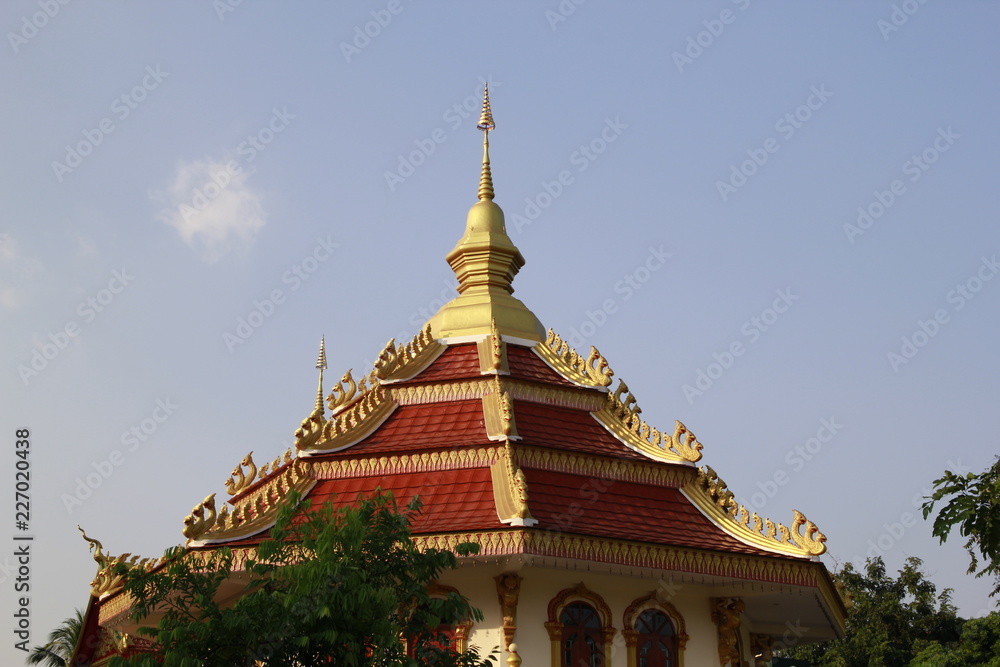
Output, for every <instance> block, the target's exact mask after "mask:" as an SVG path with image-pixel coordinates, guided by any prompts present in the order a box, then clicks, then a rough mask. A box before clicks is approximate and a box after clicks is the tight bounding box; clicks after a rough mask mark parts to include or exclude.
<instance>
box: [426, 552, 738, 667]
mask: <svg viewBox="0 0 1000 667" xmlns="http://www.w3.org/2000/svg"><path fill="white" fill-rule="evenodd" d="M500 572H501V570H499V569H497V568H496V567H491V566H488V565H480V566H472V567H463V568H461V569H460V570H458V571H454V572H448V573H446V575H445V576H444V577H442V579H441V583H443V584H447V585H450V586H454V587H455V588H457V589H458V590H459V592H460V593H462V594H463V595H465V596H467V597H468V598H470V599H471V601H472V603H473V605H474V606H476V607H478V608H479V609H480V610H482V611H483V613H484V615H485V618H484V620H483V622H481V623H477V624H476V625H475V626H474V627H473V629H472V634H471V636H470V644H471V645H475V646H478V647H479V648H480V652H481V654H483V655H487V654H489V652H490V651H491V650H492V649H493V648H494V647H498V646H501V644H502V643H503V640H502V637H503V634H502V631H501V629H500V628H501V626H502V623H503V621H502V617H501V613H500V604H499V601H498V598H497V590H496V583H495V581H494V579H493V578H494V577H495V576H496V575H498V574H499V573H500ZM518 574H520V575H521V577H523V580H522V582H521V588H520V595H519V601H518V607H517V632H516V635H515V638H514V642H515V643H516V644H517V646H518V654H519V655H520V656H521V659H522V661H523V662H522V664H523V665H524V666H525V667H550V665H552V641H551V640H550V639H549V633H548V631H547V630H546V628H545V623H546V621H548V607H549V602H550V601H551V600H552V599H553V598H555V597H556V596H557V595H558V594H559V593H560V592H561V591H563V590H565V589H568V588H572V587H574V586H576V585H577V584H580V583H583V584H584V585H585V586H586V588H587V589H589V590H590V591H591V592H593V593H596V594H597V595H599V596H600V597H601V598H602V599H603V600H604V602H605V603H606V604H607V606H608V608H609V609H610V611H611V619H610V620H611V625H612V626H613V627H614V628H615V631H616V632H615V635H614V640H613V642H612V645H611V650H610V658H611V660H610V662H609V663H608V666H607V667H628V650H627V648H626V644H625V638H624V636H623V634H622V629H623V628H622V625H623V616H624V614H625V611H626V609H627V608H628V607H629V605H630V604H632V602H633V601H635V600H637V599H639V598H642V597H645V596H647V595H649V594H650V593H652V592H653V591H655V590H656V589H657V587H658V586H660V591H661V594H662V595H663V597H664V598H665V599H667V600H668V601H669V602H670V603H671V604H672V605H673V606H674V608H675V609H676V611H677V612H678V613H679V614H680V616H681V617H682V618H683V621H684V625H685V628H684V630H685V632H686V633H687V635H688V636H689V639H688V641H687V645H686V647H685V649H684V652H683V662H681V663H680V664H682V665H685V666H686V667H701V666H704V665H718V664H719V643H718V631H717V629H716V626H715V624H714V622H713V621H712V616H711V613H712V612H711V604H710V602H709V599H710V597H711V596H712V595H711V593H712V591H711V590H710V589H709V588H708V587H705V586H701V585H698V584H685V585H675V586H670V585H669V583H667V582H664V583H662V584H661V583H660V581H659V580H657V579H653V578H647V577H638V576H637V577H631V576H628V575H608V574H596V573H591V572H586V571H585V570H579V571H573V570H563V569H544V568H534V567H524V568H522V569H521V570H520V572H519V573H518ZM571 599H576V598H571ZM679 630H680V629H679V628H677V631H679ZM746 633H747V628H746V627H745V626H744V627H743V628H742V634H743V645H744V647H745V650H746V652H747V655H745V657H744V659H745V660H747V661H748V664H751V665H752V664H753V659H752V656H751V655H749V641H748V637H747V634H746ZM506 657H507V654H506V652H504V653H502V654H501V655H500V662H499V664H500V665H501V667H502V665H504V664H505V663H504V661H505V660H506Z"/></svg>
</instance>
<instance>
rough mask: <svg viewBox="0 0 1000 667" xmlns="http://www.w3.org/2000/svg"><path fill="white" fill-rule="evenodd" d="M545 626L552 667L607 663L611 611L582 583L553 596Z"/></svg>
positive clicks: (611, 633) (591, 666) (611, 634)
mask: <svg viewBox="0 0 1000 667" xmlns="http://www.w3.org/2000/svg"><path fill="white" fill-rule="evenodd" d="M548 617H549V618H548V622H547V623H546V624H545V628H546V630H548V632H549V639H550V640H551V641H552V667H606V665H610V664H611V661H610V660H611V654H610V652H611V643H612V641H613V640H614V638H615V629H614V627H612V625H611V609H610V608H609V607H608V604H607V603H606V602H605V601H604V599H603V598H601V596H600V595H598V594H597V593H594V592H593V591H591V590H589V589H588V588H587V587H586V586H584V585H583V584H582V583H580V584H577V585H576V586H573V587H572V588H567V589H565V590H562V591H560V592H559V593H557V594H556V596H555V597H554V598H552V600H551V601H550V602H549V614H548Z"/></svg>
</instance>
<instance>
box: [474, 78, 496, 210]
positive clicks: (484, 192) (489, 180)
mask: <svg viewBox="0 0 1000 667" xmlns="http://www.w3.org/2000/svg"><path fill="white" fill-rule="evenodd" d="M496 126H497V124H496V123H494V122H493V111H492V110H490V84H489V83H488V82H486V83H483V113H482V114H480V116H479V123H478V124H477V125H476V127H478V128H479V129H480V130H482V131H483V171H482V174H481V175H480V176H479V199H480V200H483V199H489V200H490V201H492V200H493V174H492V173H490V130H492V129H495V128H496Z"/></svg>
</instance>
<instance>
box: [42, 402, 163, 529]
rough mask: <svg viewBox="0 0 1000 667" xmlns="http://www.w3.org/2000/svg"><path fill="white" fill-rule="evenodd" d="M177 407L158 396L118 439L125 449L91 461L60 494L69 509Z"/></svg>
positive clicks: (100, 483)
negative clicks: (136, 421) (74, 484)
mask: <svg viewBox="0 0 1000 667" xmlns="http://www.w3.org/2000/svg"><path fill="white" fill-rule="evenodd" d="M178 407H179V406H178V405H177V404H175V403H174V402H173V401H171V400H170V398H169V397H167V398H158V399H156V406H155V407H154V408H153V409H152V411H151V412H150V413H149V416H147V417H144V418H143V419H141V420H140V421H139V422H138V423H136V424H133V425H131V426H130V427H129V429H128V430H127V431H125V432H124V433H122V435H121V438H119V440H120V442H121V444H122V447H123V449H113V450H111V452H109V453H108V457H107V458H106V459H101V460H100V461H94V462H92V463H91V464H90V465H91V467H92V468H93V470H92V471H90V472H87V473H86V474H85V475H83V476H81V477H77V478H76V480H75V482H76V487H75V488H74V489H73V492H72V493H63V494H62V495H61V496H60V497H59V499H60V500H61V501H62V503H63V506H64V507H65V508H66V511H67V512H69V513H70V514H72V513H73V511H74V510H75V509H76V508H77V507H79V506H81V505H83V501H85V500H87V499H88V498H90V497H91V496H92V495H93V494H94V491H96V490H97V489H99V488H100V487H101V485H102V484H104V482H106V481H107V480H108V479H110V478H111V476H112V475H113V474H114V473H115V470H117V469H118V468H120V467H121V466H122V465H123V464H124V463H125V458H126V456H127V453H131V452H135V451H136V450H138V449H139V447H140V446H142V445H143V444H144V443H146V442H147V441H148V440H149V439H150V438H151V437H153V435H154V434H155V433H156V432H157V431H158V430H159V429H160V426H161V425H162V424H163V423H164V422H166V421H167V420H168V419H170V417H171V416H172V415H173V414H174V412H175V411H176V410H177V408H178Z"/></svg>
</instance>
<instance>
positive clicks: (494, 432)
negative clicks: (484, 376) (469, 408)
mask: <svg viewBox="0 0 1000 667" xmlns="http://www.w3.org/2000/svg"><path fill="white" fill-rule="evenodd" d="M482 400H483V421H484V424H485V426H486V435H487V436H488V437H489V439H490V440H500V441H506V440H520V439H521V436H519V435H518V434H517V426H516V425H515V424H514V411H513V407H512V404H511V400H510V394H509V393H508V392H507V391H505V390H504V387H503V385H502V384H501V382H500V376H499V375H497V376H494V378H493V380H492V382H490V391H489V393H487V394H486V395H484V396H483V399H482Z"/></svg>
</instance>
